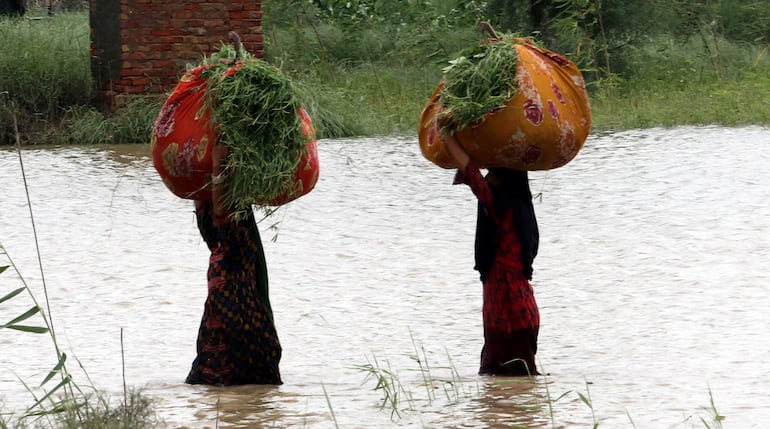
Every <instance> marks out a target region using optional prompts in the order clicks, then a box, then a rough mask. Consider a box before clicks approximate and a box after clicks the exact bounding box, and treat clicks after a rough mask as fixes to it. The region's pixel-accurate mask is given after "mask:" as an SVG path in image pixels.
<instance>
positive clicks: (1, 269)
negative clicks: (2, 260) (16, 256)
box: [0, 265, 9, 274]
mask: <svg viewBox="0 0 770 429" xmlns="http://www.w3.org/2000/svg"><path fill="white" fill-rule="evenodd" d="M8 267H9V265H5V266H2V267H0V274H2V273H3V271H5V270H7V269H8Z"/></svg>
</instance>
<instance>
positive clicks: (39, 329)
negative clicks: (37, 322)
mask: <svg viewBox="0 0 770 429" xmlns="http://www.w3.org/2000/svg"><path fill="white" fill-rule="evenodd" d="M0 328H8V329H14V330H16V331H22V332H31V333H33V334H45V333H46V332H48V328H46V327H44V326H26V325H2V326H0Z"/></svg>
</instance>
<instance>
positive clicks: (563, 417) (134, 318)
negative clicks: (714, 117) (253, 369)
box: [0, 127, 770, 428]
mask: <svg viewBox="0 0 770 429" xmlns="http://www.w3.org/2000/svg"><path fill="white" fill-rule="evenodd" d="M769 148H770V130H768V129H765V128H760V127H748V128H721V127H697V128H691V127H683V128H675V129H649V130H634V131H627V132H621V133H614V134H607V135H601V136H592V137H591V138H590V139H589V141H588V142H587V144H586V146H585V147H584V149H583V150H582V151H581V153H580V154H579V155H578V157H577V158H576V159H575V160H574V161H572V162H571V163H570V164H568V165H567V166H565V167H563V168H560V169H557V170H553V171H550V172H535V173H531V175H530V177H531V179H532V189H533V192H535V193H542V199H538V200H537V201H536V203H535V209H536V211H537V216H538V221H539V224H540V229H541V245H540V249H541V250H540V254H539V255H538V257H537V259H536V262H535V279H534V282H533V284H534V287H535V291H536V297H537V300H538V303H539V305H540V310H541V317H542V327H541V335H540V350H539V353H538V357H539V360H540V362H541V367H542V369H543V370H545V371H547V372H548V373H549V375H548V376H547V377H540V378H538V379H537V380H536V381H534V382H527V381H521V380H515V379H506V378H490V377H479V376H477V375H476V371H477V369H478V360H479V352H480V349H481V345H482V335H481V286H480V283H479V281H478V276H477V274H476V273H475V272H474V271H473V270H472V266H473V253H472V252H473V250H472V249H473V231H474V222H475V218H474V217H475V202H474V200H473V197H472V194H471V193H470V191H469V190H468V189H467V188H465V187H461V186H452V185H451V182H452V176H453V172H452V171H449V170H442V169H440V168H438V167H435V166H434V165H432V164H430V163H429V162H428V161H426V160H425V159H424V158H423V157H422V156H421V154H420V152H419V147H418V145H417V141H416V138H414V137H382V138H366V139H347V140H322V141H321V142H320V144H319V153H320V158H321V178H320V180H319V182H318V185H317V187H316V189H315V190H314V191H313V192H312V193H310V194H309V195H307V196H305V197H303V198H301V199H300V200H297V201H295V202H293V203H291V204H289V205H287V206H285V207H284V208H282V209H281V210H280V211H279V212H278V213H277V214H276V215H274V216H273V217H272V218H269V219H267V220H264V221H263V222H261V223H260V230H261V232H262V235H263V240H264V242H265V243H264V244H265V250H266V254H267V261H268V268H269V275H270V290H271V300H272V304H273V308H274V311H275V317H276V324H277V328H278V333H279V336H280V339H281V342H282V345H283V350H284V351H283V353H284V354H283V359H282V361H281V371H282V375H283V378H284V381H285V384H283V385H282V386H277V387H275V386H240V387H232V388H213V387H203V386H188V385H185V384H184V383H183V380H184V377H185V376H186V374H187V371H188V370H189V367H190V363H191V361H192V359H193V357H194V353H195V336H196V333H197V328H198V323H199V321H200V316H201V313H202V310H203V301H204V299H205V293H206V283H205V277H206V266H207V256H208V255H207V253H208V252H207V249H206V246H205V244H204V243H203V242H202V240H201V239H200V236H199V234H198V231H197V229H196V226H195V221H194V217H193V212H192V204H191V202H190V201H186V200H181V199H179V198H177V197H175V196H173V195H172V194H171V193H170V192H169V191H168V190H167V189H166V188H165V187H164V186H163V184H162V183H161V181H160V180H159V178H158V176H157V174H156V172H155V171H154V169H153V167H152V164H151V162H150V159H149V156H148V147H147V146H146V145H142V146H140V145H137V146H120V147H107V146H100V147H63V148H37V147H32V148H27V149H24V150H23V151H22V160H23V164H24V168H25V172H26V179H27V185H28V189H29V196H30V198H31V201H32V212H33V214H34V219H35V223H36V226H37V233H38V240H39V243H40V251H41V259H42V262H43V273H44V275H45V281H46V284H47V292H48V297H49V301H50V308H51V313H52V314H53V319H54V327H55V329H56V331H57V339H58V342H59V345H60V347H62V349H64V350H65V351H66V352H67V353H68V355H69V357H70V370H71V372H72V373H73V374H74V375H75V378H76V380H77V381H78V382H79V384H81V385H84V386H88V385H94V386H96V387H97V388H98V389H99V390H100V391H102V392H104V393H106V394H107V395H109V396H110V397H112V398H113V399H116V400H119V399H120V398H122V395H123V379H124V377H125V380H126V383H127V385H128V386H129V387H135V388H141V389H143V391H144V393H145V394H146V395H148V396H149V397H151V398H152V399H153V400H154V401H155V404H156V410H157V413H158V416H159V417H160V418H161V419H162V420H163V421H165V422H166V425H167V427H190V428H204V427H232V428H247V427H248V428H250V427H292V428H293V427H308V428H332V427H335V426H338V427H340V428H368V427H402V426H405V427H429V428H434V427H435V428H439V427H458V428H481V427H511V426H512V425H523V426H525V427H532V428H541V427H542V428H552V427H567V428H571V427H591V426H592V425H593V423H594V421H596V422H598V423H599V425H600V427H610V428H632V427H637V428H676V427H682V428H685V427H704V425H703V423H702V422H701V420H700V419H701V418H704V419H705V420H706V421H711V420H710V419H711V417H710V416H711V415H712V413H713V409H712V407H711V405H710V404H711V399H712V398H713V401H714V404H715V406H716V410H717V411H718V412H719V413H720V414H721V415H724V416H725V417H726V419H725V420H724V422H723V423H724V425H725V427H732V428H752V427H757V428H761V427H765V424H766V422H767V421H770V410H768V408H767V398H768V395H770V337H769V336H768V335H769V334H768V332H769V329H768V328H770V316H768V308H770V293H768V290H769V289H770V268H769V266H770V263H768V261H769V260H770V204H769V203H768V201H770V174H768V173H769V172H770V149H769ZM0 180H2V184H3V187H2V191H1V192H2V198H0V243H2V244H3V246H4V247H5V248H6V249H7V251H8V253H9V254H10V255H11V257H12V258H13V259H14V261H15V262H16V264H17V265H18V266H19V269H20V270H21V272H22V274H23V276H24V278H25V279H26V281H27V282H28V283H29V284H30V287H31V288H32V290H33V292H34V294H35V296H36V298H37V299H38V300H39V301H41V302H45V300H44V293H43V292H44V291H43V287H42V282H41V275H40V269H39V267H38V265H37V256H36V253H35V244H34V236H33V230H32V226H31V222H30V216H29V209H28V207H27V200H26V195H25V187H24V182H23V178H22V174H21V169H20V162H19V157H18V155H17V154H16V152H15V151H14V150H12V149H11V148H3V149H0ZM0 265H3V264H0ZM19 285H20V280H19V279H18V278H16V277H15V275H13V274H12V273H11V272H10V271H8V272H5V273H3V274H2V275H0V296H2V295H4V294H5V293H7V292H9V291H10V290H13V289H15V288H16V287H18V286H19ZM30 305H31V301H30V300H29V298H28V297H26V296H24V295H20V296H19V297H16V298H14V299H13V300H11V301H8V302H5V303H2V304H0V323H5V322H6V321H7V320H9V319H11V318H12V317H15V316H16V315H18V314H21V313H22V312H23V311H24V310H26V309H27V308H29V307H30ZM33 320H34V319H33ZM121 330H122V332H123V343H122V344H121ZM54 356H55V355H54V351H53V346H52V345H51V341H50V340H49V339H48V337H46V336H44V335H42V336H41V335H32V334H25V333H19V332H15V331H10V330H0V402H2V404H3V405H2V407H1V408H0V409H2V410H3V411H13V410H16V411H17V412H18V410H20V409H21V408H23V407H24V406H27V405H30V404H31V403H32V402H33V401H32V400H31V397H30V394H29V393H27V391H26V390H25V388H24V387H23V385H22V383H21V380H23V381H25V382H27V383H29V384H31V385H36V384H37V383H39V382H40V381H41V380H42V378H43V377H44V376H45V374H46V371H47V370H48V369H50V368H51V366H53V364H54V363H55V357H54ZM417 358H419V359H417ZM78 363H79V364H80V365H82V367H83V368H84V369H85V372H86V373H87V374H86V373H83V371H82V370H81V369H80V368H79V365H78ZM366 367H369V368H375V369H379V370H381V372H380V373H381V374H386V373H385V371H388V372H390V373H391V374H393V376H392V378H391V380H390V381H391V382H392V385H393V386H394V387H395V388H397V390H395V391H392V392H386V391H385V390H382V389H380V390H376V389H375V387H376V380H375V379H374V378H367V377H366V376H367V374H368V373H369V372H367V371H366V370H365V369H363V368H366ZM124 368H125V369H124ZM426 381H427V382H426ZM393 392H396V393H398V397H397V400H396V401H395V404H396V409H397V410H398V412H397V413H396V412H394V411H393V409H392V407H391V405H392V404H393V403H392V402H388V401H387V400H385V398H386V393H393ZM580 395H582V396H583V397H584V398H586V399H588V398H589V397H590V403H591V404H592V408H593V409H592V408H591V407H589V406H588V405H587V404H586V403H585V402H584V401H583V400H582V399H581V397H580ZM710 395H711V396H710ZM557 398H558V400H556V399H557ZM549 399H550V402H549ZM549 404H550V405H549ZM712 427H714V426H712Z"/></svg>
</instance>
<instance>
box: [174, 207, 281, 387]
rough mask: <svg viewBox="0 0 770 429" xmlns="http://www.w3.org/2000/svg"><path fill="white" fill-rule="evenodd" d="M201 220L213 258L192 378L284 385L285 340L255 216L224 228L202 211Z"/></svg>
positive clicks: (201, 381) (199, 381) (189, 378)
mask: <svg viewBox="0 0 770 429" xmlns="http://www.w3.org/2000/svg"><path fill="white" fill-rule="evenodd" d="M198 221H199V226H200V227H201V234H202V235H203V236H204V239H206V242H207V243H209V247H210V248H211V257H210V260H209V270H208V297H207V298H206V303H205V305H204V310H203V318H202V320H201V324H200V328H199V330H198V341H197V352H198V354H197V357H196V358H195V360H194V361H193V364H192V369H191V370H190V373H189V375H188V376H187V380H186V382H187V383H190V384H210V385H225V386H226V385H234V384H281V375H280V372H279V370H278V363H279V362H280V360H281V344H280V342H279V341H278V334H277V332H276V329H275V325H274V323H273V318H272V313H271V311H270V303H269V301H268V300H267V273H266V272H260V271H261V270H264V269H265V267H264V254H263V253H262V243H261V241H260V238H259V230H258V229H257V227H256V225H255V223H254V219H253V217H251V216H249V217H248V218H246V219H244V220H241V221H237V222H236V221H233V222H230V223H228V224H225V225H222V226H220V227H215V226H213V224H211V223H209V222H210V217H209V216H205V215H202V214H199V215H198ZM212 235H216V238H217V239H216V240H214V239H213V238H214V237H212ZM260 258H261V259H262V260H261V261H260Z"/></svg>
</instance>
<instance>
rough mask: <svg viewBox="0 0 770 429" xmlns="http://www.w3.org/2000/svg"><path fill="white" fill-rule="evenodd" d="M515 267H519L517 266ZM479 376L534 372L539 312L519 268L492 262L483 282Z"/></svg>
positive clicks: (534, 373) (529, 285) (535, 370)
mask: <svg viewBox="0 0 770 429" xmlns="http://www.w3.org/2000/svg"><path fill="white" fill-rule="evenodd" d="M517 268H518V269H517ZM483 316H484V348H483V349H482V350H481V367H480V369H479V374H482V375H506V376H522V375H537V374H538V371H537V367H536V365H535V353H537V335H538V331H539V329H540V313H539V311H538V308H537V303H536V302H535V295H534V291H533V290H532V285H531V284H530V283H529V281H528V280H527V279H526V278H525V277H524V276H523V275H522V273H521V269H520V267H516V268H514V267H508V266H507V265H505V264H503V263H500V262H499V261H495V263H494V265H493V266H492V268H491V270H490V272H489V276H488V277H487V279H486V281H485V282H484V307H483Z"/></svg>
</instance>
